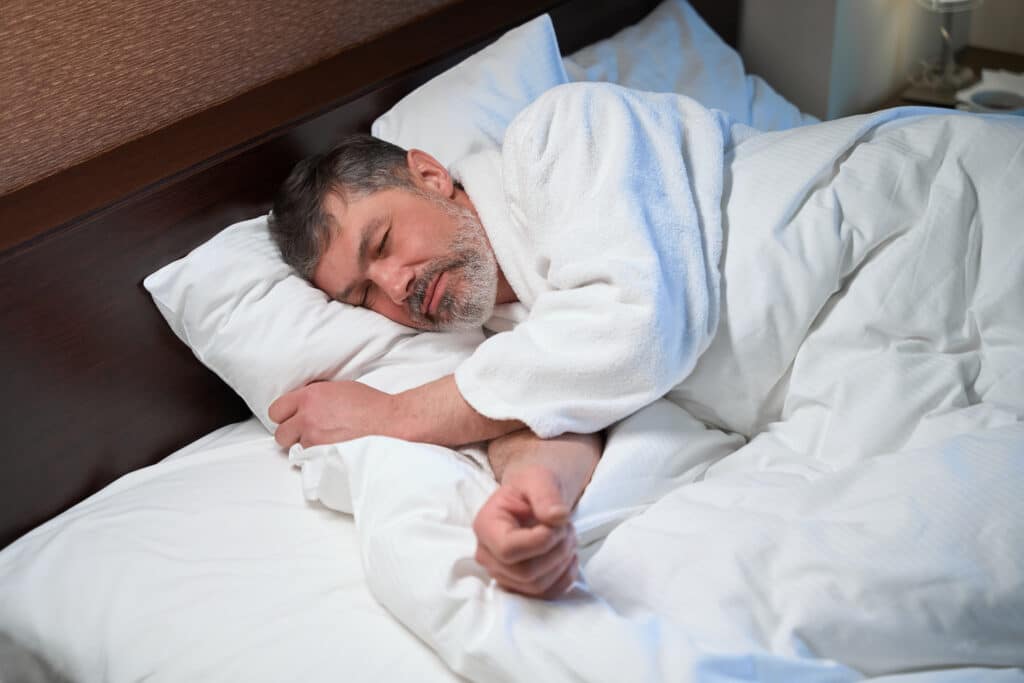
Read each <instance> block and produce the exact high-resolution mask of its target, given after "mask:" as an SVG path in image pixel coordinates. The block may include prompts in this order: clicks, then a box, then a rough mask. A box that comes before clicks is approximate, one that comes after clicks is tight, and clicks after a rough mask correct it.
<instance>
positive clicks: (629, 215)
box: [452, 83, 728, 438]
mask: <svg viewBox="0 0 1024 683" xmlns="http://www.w3.org/2000/svg"><path fill="white" fill-rule="evenodd" d="M727 135H728V127H727V122H726V121H725V119H724V117H723V116H721V115H720V114H719V113H717V112H711V111H709V110H707V109H705V108H704V107H702V106H701V105H700V104H698V103H697V102H696V101H694V100H691V99H689V98H687V97H683V96H679V95H671V94H654V93H641V92H637V91H631V90H627V89H624V88H620V87H617V86H613V85H610V84H589V83H588V84H582V83H580V84H570V85H565V86H560V87H557V88H554V89H552V90H550V91H548V92H547V93H545V95H543V96H542V97H540V98H539V99H538V100H537V101H536V102H535V103H534V104H532V105H531V106H530V107H528V108H527V109H525V110H524V111H523V112H522V113H520V115H519V116H518V117H517V118H516V119H515V121H513V123H512V124H511V125H510V126H509V128H508V130H507V132H506V134H505V140H504V143H503V146H502V150H501V152H500V153H499V152H497V151H494V150H486V151H482V152H478V153H476V154H473V155H470V156H468V157H466V158H464V159H462V160H461V161H459V162H458V163H456V164H455V165H454V167H453V168H452V173H453V175H454V176H455V177H456V178H457V179H458V180H459V181H460V182H461V183H462V184H463V186H464V187H465V189H466V192H467V194H468V195H469V197H470V199H471V201H472V202H473V204H474V206H475V207H476V209H477V212H478V213H479V215H480V218H481V221H482V222H483V225H484V229H485V230H486V232H487V236H488V238H489V239H490V242H491V245H492V247H493V249H494V253H495V255H496V257H497V260H498V264H499V266H500V267H501V269H502V272H503V273H504V274H505V277H506V278H507V279H508V282H509V284H510V285H511V287H512V289H513V290H514V291H515V293H516V295H517V297H518V298H519V300H520V302H522V303H523V304H524V305H525V306H526V307H527V308H528V309H529V315H528V317H527V319H526V320H525V321H523V322H522V323H520V324H519V325H518V326H516V327H515V329H513V330H511V331H508V332H503V333H500V334H497V335H495V336H493V337H491V338H490V339H488V340H487V341H485V342H484V343H483V344H481V345H480V346H479V347H478V348H477V349H476V351H475V352H474V353H473V355H472V356H471V357H470V358H469V359H467V360H466V361H464V362H463V363H462V364H461V365H460V366H459V368H458V369H457V370H456V373H455V379H456V383H457V384H458V387H459V390H460V391H461V393H462V395H463V397H464V398H465V399H466V401H468V402H469V404H470V405H471V406H473V408H474V409H476V410H477V411H478V412H480V413H481V414H483V415H485V416H487V417H490V418H493V419H518V420H521V421H522V422H524V423H525V424H526V425H527V426H529V427H530V429H532V430H533V431H534V432H535V433H536V434H537V435H538V436H541V437H543V438H550V437H553V436H557V435H559V434H562V433H564V432H581V433H588V432H595V431H598V430H600V429H603V428H605V427H607V426H608V425H610V424H611V423H613V422H615V421H617V420H620V419H622V418H623V417H625V416H627V415H629V414H631V413H633V412H634V411H636V410H638V409H639V408H641V407H643V406H645V405H647V404H649V403H651V402H652V401H654V400H655V399H657V398H658V397H660V396H662V395H664V394H665V393H666V392H667V391H668V390H669V389H671V388H672V387H673V386H675V385H676V384H678V383H679V382H680V381H681V380H682V379H683V378H685V377H686V376H687V375H688V374H689V373H690V372H691V371H692V369H693V367H694V364H695V363H696V361H697V358H698V357H699V356H700V354H701V353H702V352H703V351H704V350H705V349H706V348H707V346H708V344H709V343H710V340H711V338H712V336H713V335H714V332H715V329H716V327H717V324H718V311H719V305H720V292H719V272H718V263H719V259H720V257H721V242H722V228H721V194H722V157H723V152H722V149H723V140H724V139H726V137H727Z"/></svg>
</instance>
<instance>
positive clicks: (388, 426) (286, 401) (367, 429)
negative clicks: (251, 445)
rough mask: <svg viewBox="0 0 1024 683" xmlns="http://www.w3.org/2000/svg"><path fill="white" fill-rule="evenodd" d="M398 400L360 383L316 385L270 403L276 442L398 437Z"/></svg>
mask: <svg viewBox="0 0 1024 683" xmlns="http://www.w3.org/2000/svg"><path fill="white" fill-rule="evenodd" d="M394 404H395V397H394V396H392V395H390V394H385V393H384V392H382V391H377V390H376V389H373V388H370V387H368V386H366V385H365V384H360V383H359V382H348V381H342V382H314V383H312V384H307V385H306V386H304V387H302V388H301V389H296V390H295V391H290V392H288V393H287V394H284V395H283V396H281V397H280V398H278V399H277V400H276V401H274V402H273V403H271V404H270V410H269V411H268V414H269V415H270V419H271V420H273V421H274V422H276V423H278V427H277V431H276V432H274V439H276V440H277V443H279V444H281V446H283V447H284V448H290V447H291V446H292V445H293V444H296V443H299V444H302V446H303V447H306V446H315V445H319V444H325V443H335V442H338V441H348V440H350V439H358V438H359V437H361V436H367V435H370V434H381V435H384V436H396V435H397V432H398V428H399V427H398V424H397V421H398V420H397V416H396V415H395V410H394V408H395V405H394Z"/></svg>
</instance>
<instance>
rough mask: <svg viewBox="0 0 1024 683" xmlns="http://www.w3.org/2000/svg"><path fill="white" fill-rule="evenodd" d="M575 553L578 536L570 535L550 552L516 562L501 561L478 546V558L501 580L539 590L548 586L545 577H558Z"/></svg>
mask: <svg viewBox="0 0 1024 683" xmlns="http://www.w3.org/2000/svg"><path fill="white" fill-rule="evenodd" d="M575 554H576V538H575V536H572V535H569V536H567V537H566V538H565V539H563V540H562V541H561V542H560V543H559V544H558V545H557V546H556V547H554V548H553V549H552V550H551V551H550V552H548V553H546V554H544V555H542V556H539V557H535V558H532V559H529V560H524V561H522V562H518V563H516V564H505V563H503V562H501V561H500V560H499V559H498V558H496V557H495V556H494V554H493V553H491V552H490V551H489V550H488V549H487V547H486V546H483V545H478V546H477V550H476V560H477V562H479V563H480V565H481V566H482V567H484V569H486V570H487V572H488V573H489V574H490V575H491V576H492V577H494V578H495V579H497V580H499V581H500V582H502V583H504V584H514V585H516V586H518V587H520V588H525V587H526V586H530V587H532V588H533V590H535V591H537V590H540V589H542V588H544V587H546V585H547V583H546V582H545V580H544V579H545V577H547V582H550V581H551V580H553V579H554V578H556V577H557V575H558V574H559V573H560V568H564V565H565V563H566V562H567V561H568V560H570V559H571V558H572V557H573V556H574V555H575ZM556 570H559V571H556ZM552 574H554V575H552ZM540 584H543V586H541V585H540Z"/></svg>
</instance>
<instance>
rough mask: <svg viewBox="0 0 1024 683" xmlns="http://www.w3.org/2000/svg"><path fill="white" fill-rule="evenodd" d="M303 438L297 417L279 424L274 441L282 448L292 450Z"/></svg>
mask: <svg viewBox="0 0 1024 683" xmlns="http://www.w3.org/2000/svg"><path fill="white" fill-rule="evenodd" d="M301 438H302V431H301V428H300V425H299V419H298V418H297V417H293V418H291V419H290V420H286V421H285V422H283V423H281V424H279V425H278V426H277V429H276V430H275V431H274V441H276V442H277V443H278V444H279V445H280V446H281V448H285V449H287V448H291V447H292V446H293V445H294V444H296V443H298V441H299V439H301Z"/></svg>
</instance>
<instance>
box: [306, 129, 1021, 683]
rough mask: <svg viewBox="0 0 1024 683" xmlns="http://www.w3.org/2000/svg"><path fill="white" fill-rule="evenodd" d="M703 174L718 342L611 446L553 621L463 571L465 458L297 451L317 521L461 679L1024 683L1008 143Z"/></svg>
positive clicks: (469, 502) (1017, 338) (428, 451)
mask: <svg viewBox="0 0 1024 683" xmlns="http://www.w3.org/2000/svg"><path fill="white" fill-rule="evenodd" d="M926 114H927V115H926ZM723 172H724V178H725V186H724V198H723V208H724V211H723V228H724V236H725V247H724V256H723V261H722V274H723V281H722V292H723V299H724V303H723V308H722V311H721V316H722V317H721V323H720V325H719V328H718V331H717V334H716V336H715V338H714V339H713V341H712V343H711V346H710V348H709V349H708V350H707V351H706V352H705V354H704V355H703V356H702V358H701V360H700V362H699V363H698V365H697V369H696V371H695V372H694V373H693V374H692V375H691V376H690V377H689V378H688V379H687V380H685V381H684V382H683V383H682V384H681V385H679V386H678V387H677V388H676V389H675V390H674V391H673V392H671V394H670V395H669V397H668V398H669V399H670V400H664V399H663V400H659V401H657V402H655V403H654V404H652V405H651V406H650V407H648V408H646V409H643V410H641V411H640V412H639V413H637V414H635V415H634V416H632V417H630V418H628V419H626V420H624V421H623V422H621V423H619V424H618V425H616V426H615V427H614V428H613V429H612V430H611V432H610V436H609V439H608V445H607V449H606V453H605V455H604V457H603V460H602V462H601V464H600V466H599V467H598V470H597V472H596V473H595V477H594V481H593V482H592V483H591V485H590V486H589V487H588V489H587V491H586V493H585V494H584V497H583V499H582V500H581V502H580V504H579V507H578V509H577V512H576V524H577V527H578V529H579V531H580V535H581V537H582V540H583V542H584V544H586V545H585V547H584V549H583V551H582V553H583V559H584V560H585V564H584V568H583V576H584V581H583V582H581V583H580V584H579V585H577V586H576V587H575V588H574V590H573V592H572V593H571V594H570V595H568V596H567V597H565V598H563V599H561V600H559V601H556V602H551V603H545V602H539V601H531V600H527V599H523V598H520V597H518V596H514V595H510V594H508V593H505V592H503V591H501V590H500V589H498V588H496V587H495V586H494V585H493V584H492V583H491V582H490V581H489V580H488V577H487V576H486V575H485V574H484V573H483V572H482V570H481V569H480V567H478V566H477V565H476V563H475V562H474V561H473V559H472V558H473V552H474V547H475V540H474V537H473V534H472V531H471V529H470V524H471V522H472V519H473V517H474V515H475V512H476V510H477V508H478V507H479V506H480V505H481V504H482V503H483V501H484V500H485V499H486V498H487V496H488V495H489V494H490V492H491V491H492V490H493V488H494V486H495V484H494V482H493V481H492V479H491V477H490V476H489V474H488V473H487V471H486V470H485V469H483V468H481V467H480V466H479V465H478V464H476V462H475V461H474V460H473V459H472V458H468V457H466V456H464V455H462V454H459V453H456V452H454V451H450V450H448V449H444V448H439V447H432V446H426V445H422V444H410V443H405V442H401V441H395V440H390V439H384V438H376V437H371V438H367V439H361V440H358V441H355V442H350V443H347V444H341V445H334V446H327V447H320V448H316V449H310V450H307V451H306V452H305V453H304V454H302V455H301V459H305V461H306V462H307V463H315V469H316V474H317V476H316V477H314V478H313V481H311V482H310V483H311V484H312V488H311V490H312V492H313V493H315V494H316V495H317V496H318V497H319V498H320V499H321V501H322V502H324V503H325V504H327V505H328V506H331V507H334V508H336V509H340V510H344V511H348V512H352V513H353V514H354V516H355V521H356V526H357V530H358V537H359V546H360V550H361V553H362V556H363V563H364V568H365V570H366V575H367V579H368V581H369V585H370V587H371V590H372V591H373V594H374V595H375V597H376V598H377V599H378V600H379V601H380V602H381V603H382V604H383V605H384V606H385V607H386V608H387V609H388V610H389V611H390V612H391V613H392V614H393V615H394V616H395V617H396V618H397V619H398V620H399V621H400V622H402V623H403V624H404V625H405V626H406V627H408V628H409V629H410V630H411V631H412V632H414V633H415V634H416V635H417V636H418V637H419V638H420V639H422V640H423V641H424V642H426V643H427V644H428V645H429V646H430V647H431V648H433V649H434V650H435V651H436V652H437V653H438V655H439V656H440V657H441V658H442V659H443V660H444V661H445V663H446V664H447V665H448V666H449V667H451V669H452V670H453V671H455V672H456V673H458V674H460V675H463V676H465V677H467V678H469V679H472V680H477V681H488V682H490V681H562V680H584V681H616V682H618V681H627V680H628V681H648V680H649V681H663V680H664V681H668V680H671V681H734V680H743V681H746V680H759V681H785V682H792V681H804V680H806V681H822V680H829V681H854V680H861V679H862V678H864V677H870V676H876V677H877V676H889V675H892V676H894V678H893V679H889V678H886V679H885V680H900V681H910V680H914V681H917V680H929V681H932V680H941V681H949V680H964V681H967V680H970V681H974V680H1021V679H1024V675H1022V674H1021V671H1020V670H1016V669H1013V670H1007V669H1006V667H1024V496H1022V495H1021V491H1022V490H1024V422H1022V420H1024V193H1022V192H1021V190H1022V189H1024V187H1022V179H1024V120H1019V119H1010V118H1005V117H1004V118H989V119H982V118H979V117H975V116H966V115H955V114H945V115H936V114H935V113H934V112H933V111H931V110H901V111H896V112H888V113H883V114H879V115H874V116H872V117H858V118H853V119H846V120H843V121H838V122H831V123H826V124H821V125H818V126H812V127H809V128H805V129H797V130H793V131H786V132H782V133H771V134H763V135H758V136H755V137H752V138H749V139H746V140H745V141H743V142H742V143H740V144H738V145H737V146H736V147H735V148H734V149H732V150H731V151H730V152H729V153H728V154H726V157H725V168H724V169H723ZM623 197H624V201H628V198H629V194H628V192H626V191H625V188H624V192H623ZM705 424H708V425H713V426H714V427H719V428H721V429H715V428H710V427H706V426H705ZM737 434H739V435H743V436H737ZM743 437H748V438H749V441H747V439H745V438H743ZM307 466H308V467H309V468H310V471H312V470H313V469H314V466H313V465H312V464H309V465H307ZM1001 668H1002V669H1001ZM1000 669H1001V670H1000ZM939 670H941V671H942V673H939Z"/></svg>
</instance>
